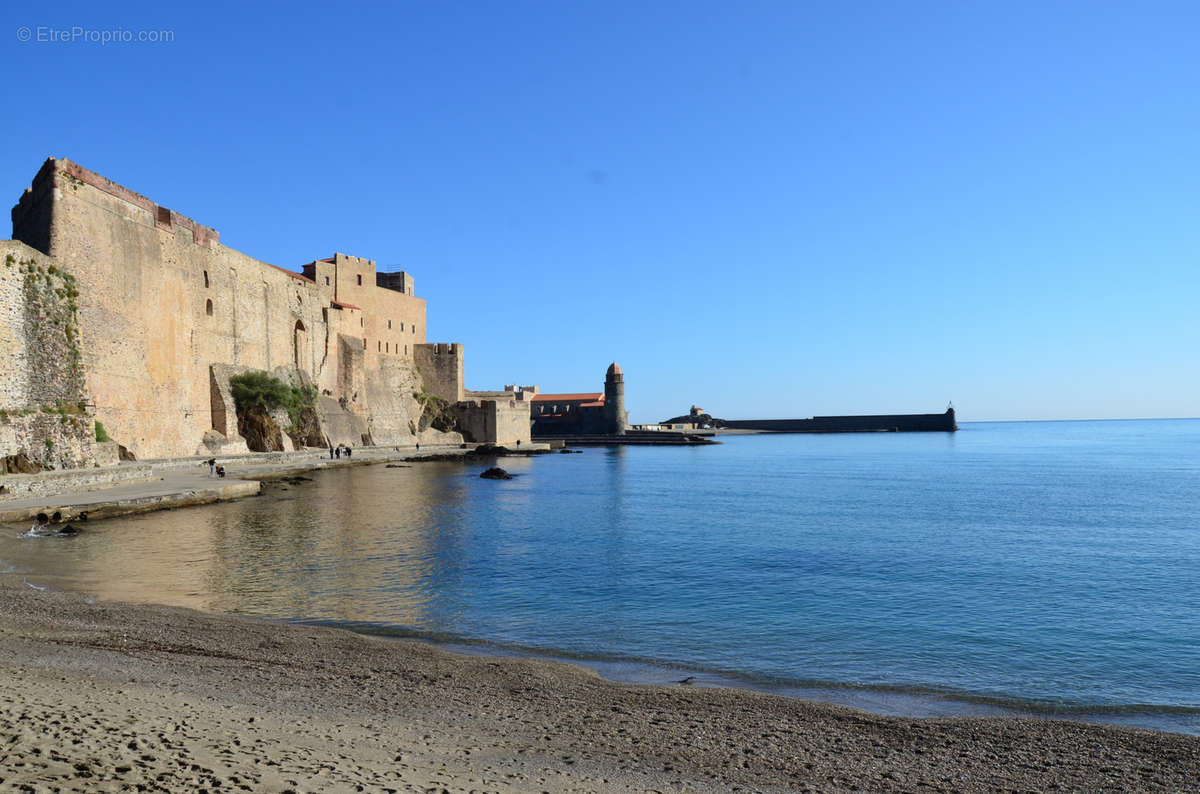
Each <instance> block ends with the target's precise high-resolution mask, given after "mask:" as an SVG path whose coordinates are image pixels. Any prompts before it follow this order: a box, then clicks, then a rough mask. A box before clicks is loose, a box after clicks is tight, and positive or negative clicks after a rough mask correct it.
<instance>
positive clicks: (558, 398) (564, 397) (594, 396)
mask: <svg viewBox="0 0 1200 794" xmlns="http://www.w3.org/2000/svg"><path fill="white" fill-rule="evenodd" d="M576 400H579V401H582V402H595V401H597V400H599V401H600V402H604V394H603V393H602V392H594V393H591V394H535V395H534V397H533V401H534V402H535V403H545V402H559V403H569V402H575V401H576Z"/></svg>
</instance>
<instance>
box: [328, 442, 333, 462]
mask: <svg viewBox="0 0 1200 794" xmlns="http://www.w3.org/2000/svg"><path fill="white" fill-rule="evenodd" d="M329 459H330V460H333V444H330V445H329Z"/></svg>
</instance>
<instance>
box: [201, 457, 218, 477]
mask: <svg viewBox="0 0 1200 794" xmlns="http://www.w3.org/2000/svg"><path fill="white" fill-rule="evenodd" d="M204 462H205V463H207V464H208V476H209V477H216V476H217V459H216V458H209V459H208V460H206V461H204ZM201 465H203V464H201Z"/></svg>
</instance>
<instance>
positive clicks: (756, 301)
mask: <svg viewBox="0 0 1200 794" xmlns="http://www.w3.org/2000/svg"><path fill="white" fill-rule="evenodd" d="M367 5H368V4H361V3H342V4H329V3H321V4H319V5H318V4H312V5H306V4H305V3H304V2H289V3H280V4H278V5H273V6H270V5H259V4H254V3H248V2H243V3H237V4H231V5H228V6H221V5H218V4H195V3H190V4H189V3H182V4H181V3H163V2H156V3H146V4H142V5H138V4H124V5H122V6H121V7H117V5H116V4H107V3H96V2H88V3H79V4H75V3H53V4H48V5H45V6H44V7H42V8H40V9H38V8H36V7H35V6H34V5H32V4H28V3H26V4H19V5H18V4H12V3H10V4H8V5H7V6H6V8H5V10H4V11H3V12H2V15H3V18H4V19H5V20H6V24H5V28H4V29H3V30H0V37H2V38H0V41H3V45H2V46H0V53H2V54H0V57H2V59H3V67H4V74H5V76H6V80H5V85H6V88H5V97H6V99H7V101H6V102H5V109H6V111H7V112H6V113H5V118H4V123H3V133H0V136H2V137H0V141H2V143H3V145H2V146H0V177H2V179H3V182H2V185H3V190H6V191H7V192H8V197H9V200H10V202H11V203H15V202H16V200H17V198H18V197H19V195H20V191H21V190H22V189H24V188H25V187H26V186H27V185H28V184H29V182H30V180H31V178H32V177H33V174H34V173H35V172H36V171H37V169H38V167H39V166H40V164H41V162H42V161H43V160H44V159H45V158H46V157H48V156H59V157H69V158H71V159H73V160H76V161H77V162H79V163H80V164H82V165H84V166H86V167H88V168H91V169H92V170H95V171H98V172H100V173H102V174H104V175H105V176H108V177H110V178H112V179H114V180H116V181H117V182H120V183H122V184H124V185H127V186H128V187H130V188H132V189H134V190H136V191H138V192H140V193H144V194H146V195H148V196H150V197H151V198H153V199H154V200H156V201H158V202H160V203H161V204H163V205H165V206H169V207H171V208H172V209H175V210H177V211H179V212H182V213H183V214H185V215H188V216H190V217H192V218H195V219H196V220H198V221H199V222H201V223H204V224H207V225H209V226H213V227H216V228H217V229H218V230H220V232H221V240H222V242H223V243H225V244H226V245H229V246H232V247H234V248H237V249H239V250H241V251H243V252H245V253H247V254H249V255H251V256H254V257H257V258H259V259H263V260H266V261H268V262H272V263H274V264H278V265H281V266H284V267H291V268H294V269H298V268H299V266H300V265H301V263H303V262H307V261H311V260H313V259H315V258H319V257H323V256H329V255H331V254H332V253H333V252H335V251H343V252H346V253H350V254H355V255H358V256H365V257H368V258H371V259H375V260H377V261H378V262H379V264H380V268H381V269H405V270H407V271H409V272H410V273H412V274H413V275H414V277H415V280H416V290H417V294H418V295H420V296H422V297H424V298H425V299H427V300H428V302H429V304H428V305H429V318H428V325H429V339H430V341H454V342H462V343H464V344H465V345H466V355H467V359H466V360H467V385H468V386H469V387H471V388H497V387H499V386H501V385H503V384H505V383H513V382H516V383H521V384H538V385H540V386H541V387H542V389H543V391H599V390H600V389H601V388H602V381H603V376H604V370H605V368H606V367H607V366H608V364H609V362H611V361H614V360H615V361H618V362H620V364H621V366H622V368H623V369H624V371H625V375H626V394H627V403H628V407H629V409H630V414H631V418H632V419H633V420H634V421H638V422H640V421H654V420H659V419H663V418H666V417H668V416H673V415H675V414H678V413H682V412H685V411H686V410H687V408H688V407H689V406H690V405H691V404H692V403H698V404H700V405H701V406H702V407H704V408H705V409H707V410H709V411H710V412H712V413H713V414H715V415H717V416H724V417H726V418H756V417H793V416H795V417H802V416H811V415H813V414H829V413H892V412H933V411H941V410H942V409H944V408H945V406H946V403H947V402H948V401H950V400H953V401H954V403H955V406H956V407H957V408H958V411H959V418H960V420H972V419H1068V418H1108V417H1154V416H1197V415H1200V367H1198V366H1197V351H1198V350H1200V309H1198V307H1197V303H1198V298H1200V275H1198V269H1197V263H1198V261H1200V43H1198V42H1200V4H1196V3H1194V2H1179V3H1161V2H1146V3H1137V4H1131V3H1097V2H1078V3H1070V2H1054V3H1043V2H1029V3H1023V2H991V3H978V2H949V1H948V0H947V2H941V3H938V2H925V3H898V2H878V3H876V2H825V3H817V2H812V3H807V2H779V3H757V2H749V3H729V2H720V3H717V2H695V1H694V0H689V2H678V3H667V2H653V0H652V1H651V2H637V3H624V2H614V1H613V0H605V2H582V1H580V2H577V1H575V0H572V2H551V0H544V1H543V2H499V1H498V0H491V1H487V2H485V1H484V0H472V1H462V2H457V3H453V2H452V3H433V2H426V3H413V2H398V3H390V4H381V6H382V7H381V8H379V9H370V8H368V7H367ZM110 6H111V7H110ZM74 27H78V28H80V29H81V32H80V33H79V34H73V33H72V28H74ZM115 29H120V30H121V31H129V32H131V35H133V36H134V37H135V38H136V37H139V36H141V35H142V32H143V31H149V32H150V33H149V34H147V35H149V36H151V37H155V36H157V35H158V34H156V33H154V32H155V31H163V30H165V31H168V32H169V33H170V36H171V37H172V38H173V40H172V41H167V42H158V43H150V42H139V41H132V42H124V43H122V42H115V43H108V44H104V43H101V42H96V41H88V40H87V39H88V38H97V37H101V36H103V35H106V32H111V31H113V30H115ZM25 35H28V37H29V38H30V40H29V41H21V39H22V38H23V37H24V36H25ZM118 35H126V34H121V33H118ZM54 37H66V38H67V39H68V40H67V41H58V42H54V41H49V40H48V39H50V38H54ZM159 37H160V38H161V36H159ZM71 39H74V40H71Z"/></svg>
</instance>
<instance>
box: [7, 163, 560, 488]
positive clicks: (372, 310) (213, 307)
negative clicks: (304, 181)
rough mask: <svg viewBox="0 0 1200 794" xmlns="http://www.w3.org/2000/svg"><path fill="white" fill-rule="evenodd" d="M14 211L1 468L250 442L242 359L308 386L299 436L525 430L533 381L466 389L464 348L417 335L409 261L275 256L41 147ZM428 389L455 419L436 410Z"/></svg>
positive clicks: (506, 435) (287, 443)
mask: <svg viewBox="0 0 1200 794" xmlns="http://www.w3.org/2000/svg"><path fill="white" fill-rule="evenodd" d="M12 221H13V240H9V241H0V256H3V257H4V259H5V263H4V265H3V266H2V267H0V361H2V363H3V366H2V367H0V460H4V461H6V462H7V465H8V468H7V469H4V468H0V474H2V473H4V471H6V470H7V471H10V472H11V471H14V470H18V469H14V467H13V465H12V464H13V461H14V460H17V459H18V458H20V459H21V460H23V461H25V462H26V463H29V462H32V464H33V465H34V467H35V469H36V467H41V468H71V467H76V466H85V465H92V464H94V463H96V462H101V463H107V462H113V461H115V458H116V456H117V455H118V453H120V454H121V456H122V457H126V458H138V459H146V458H163V457H179V456H189V455H197V454H201V455H204V454H210V453H218V452H220V453H235V452H244V451H247V446H246V441H245V439H244V438H243V437H242V436H241V435H240V434H239V430H238V418H237V415H236V411H235V406H234V402H233V398H232V395H231V390H230V385H229V379H230V377H232V376H234V375H236V374H239V373H242V372H246V371H250V370H260V371H264V372H268V373H270V374H272V375H274V376H275V377H277V378H279V379H280V380H283V381H284V382H286V383H289V384H291V385H293V386H310V387H312V388H313V389H315V390H316V393H317V398H316V406H315V408H316V411H315V413H316V418H317V422H318V425H319V429H318V435H319V438H316V439H310V440H309V443H312V442H314V441H320V443H321V444H334V445H336V444H348V445H351V446H360V445H364V444H374V445H393V444H397V445H398V444H402V443H404V444H409V443H413V442H414V441H416V442H425V443H439V442H440V443H460V442H462V441H464V440H466V441H475V442H481V443H482V442H490V443H498V444H513V443H515V442H517V441H528V440H529V438H530V404H531V401H530V398H531V397H532V395H533V394H535V393H536V390H532V389H531V390H518V389H515V388H509V389H506V390H504V391H499V392H470V391H468V390H466V389H465V387H464V379H463V373H464V363H463V347H462V345H460V344H446V343H430V342H428V341H427V340H426V305H425V301H424V300H423V299H421V298H419V297H417V296H416V294H415V289H414V284H413V279H412V277H411V276H410V275H409V274H408V273H405V272H395V273H388V272H379V271H378V270H377V268H376V263H375V262H374V261H373V260H370V259H363V258H359V257H355V256H348V255H346V254H341V253H338V254H334V255H333V256H331V257H327V258H323V259H317V260H314V261H312V262H309V263H308V264H305V265H303V267H302V272H294V271H291V270H286V269H284V268H281V267H278V266H275V265H271V264H268V263H266V262H262V261H260V260H257V259H254V258H252V257H250V256H247V255H246V254H243V253H241V252H239V251H236V250H234V249H232V248H228V247H226V246H223V245H222V244H221V241H220V234H219V233H218V232H217V230H215V229H212V228H209V227H207V226H203V225H201V224H199V223H197V222H196V221H194V220H192V219H190V218H188V217H186V216H184V215H181V214H180V213H178V212H175V211H173V210H171V209H168V208H166V207H163V206H160V205H158V204H156V203H155V202H154V201H152V200H150V199H148V198H146V197H145V196H142V195H140V194H138V193H135V192H133V191H132V190H129V189H128V188H125V187H123V186H121V185H119V184H117V183H115V182H112V181H110V180H109V179H106V178H105V177H103V176H101V175H99V174H97V173H94V172H92V171H89V170H87V169H86V168H83V167H81V166H79V165H78V164H76V163H74V162H72V161H70V160H65V159H54V158H51V159H49V160H47V161H46V162H45V164H44V165H43V166H42V168H41V170H40V171H38V173H37V175H36V176H35V177H34V179H33V184H32V186H31V187H30V188H28V189H27V190H25V192H24V194H23V195H22V196H21V198H20V201H19V203H18V204H17V205H16V206H15V207H14V208H13V210H12ZM431 404H432V405H434V406H443V407H444V408H445V410H448V411H450V412H452V415H453V417H454V420H455V425H456V432H442V431H438V430H435V429H433V428H432V427H431V426H430V414H431V412H430V410H429V408H430V405H431ZM97 422H99V423H100V425H102V426H103V429H104V431H105V432H103V433H101V432H98V431H99V428H98V427H97V426H96V423H97ZM281 422H286V417H281ZM105 434H106V435H107V436H108V437H109V438H110V439H111V441H109V442H107V443H102V442H99V441H96V437H97V435H99V436H103V435H105ZM282 444H283V447H284V449H289V448H291V447H292V441H291V440H290V439H288V437H287V436H286V435H285V436H284V437H283V440H282ZM20 470H23V469H20Z"/></svg>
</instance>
